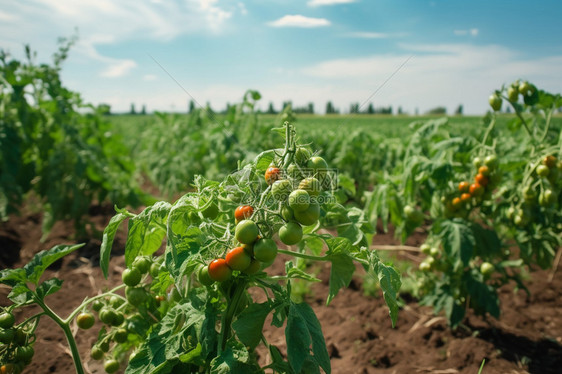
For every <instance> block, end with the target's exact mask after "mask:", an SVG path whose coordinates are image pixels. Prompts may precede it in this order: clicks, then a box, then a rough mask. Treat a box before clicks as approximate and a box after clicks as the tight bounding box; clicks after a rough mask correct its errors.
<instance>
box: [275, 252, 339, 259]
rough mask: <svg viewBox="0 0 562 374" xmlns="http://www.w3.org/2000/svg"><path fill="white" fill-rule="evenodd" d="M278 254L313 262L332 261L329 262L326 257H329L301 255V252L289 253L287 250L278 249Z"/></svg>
mask: <svg viewBox="0 0 562 374" xmlns="http://www.w3.org/2000/svg"><path fill="white" fill-rule="evenodd" d="M277 252H279V253H283V254H286V255H289V256H294V257H300V258H304V259H306V260H312V261H330V260H328V259H327V258H326V257H327V256H323V257H320V256H313V255H307V254H306V253H300V252H293V251H288V250H285V249H278V250H277Z"/></svg>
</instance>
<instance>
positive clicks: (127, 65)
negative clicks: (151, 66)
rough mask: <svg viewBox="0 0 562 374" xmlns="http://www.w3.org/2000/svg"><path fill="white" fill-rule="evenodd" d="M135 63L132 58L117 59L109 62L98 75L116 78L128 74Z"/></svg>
mask: <svg viewBox="0 0 562 374" xmlns="http://www.w3.org/2000/svg"><path fill="white" fill-rule="evenodd" d="M136 66H137V63H136V62H134V61H133V60H119V61H115V62H113V63H111V64H110V65H109V67H107V68H106V69H105V70H103V71H102V72H101V73H100V77H106V78H118V77H122V76H124V75H126V74H128V73H129V72H130V71H131V69H133V68H135V67H136Z"/></svg>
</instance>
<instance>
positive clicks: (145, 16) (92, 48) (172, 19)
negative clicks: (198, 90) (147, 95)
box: [0, 0, 234, 77]
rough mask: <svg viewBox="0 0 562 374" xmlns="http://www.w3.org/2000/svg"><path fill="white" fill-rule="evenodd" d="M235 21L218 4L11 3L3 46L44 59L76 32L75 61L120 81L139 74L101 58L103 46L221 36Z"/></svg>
mask: <svg viewBox="0 0 562 374" xmlns="http://www.w3.org/2000/svg"><path fill="white" fill-rule="evenodd" d="M231 8H233V7H231ZM233 9H234V8H233ZM231 16H232V12H231V11H230V10H227V9H225V8H223V7H221V6H219V5H218V1H217V0H184V1H155V0H153V1H150V2H143V1H137V0H120V1H118V2H117V1H112V0H80V1H75V0H28V1H25V2H22V1H17V2H12V3H11V6H10V11H9V12H7V11H4V10H3V11H0V21H1V22H0V45H2V46H3V47H6V46H8V47H9V48H13V49H14V52H20V50H22V49H21V48H19V45H23V44H25V43H31V47H32V49H33V50H35V51H37V52H38V54H39V56H40V57H44V56H50V55H51V54H52V52H53V50H55V44H56V40H57V39H58V38H59V37H61V36H70V35H72V34H74V33H75V29H77V30H78V31H79V34H80V38H79V41H78V45H77V47H76V48H75V49H74V50H76V53H75V52H74V50H73V53H72V58H73V59H78V60H81V61H82V62H83V63H87V59H88V58H89V59H93V60H94V61H96V62H99V63H102V65H105V66H101V70H102V72H101V75H102V76H104V77H117V76H120V75H123V74H126V73H127V72H128V71H130V70H131V69H132V68H134V67H135V66H136V65H135V63H134V61H132V60H130V59H115V58H111V57H108V56H102V55H101V54H100V53H99V52H98V49H99V46H100V45H108V44H115V43H120V42H127V41H130V40H133V39H137V40H138V39H139V38H142V39H148V40H149V41H169V40H171V39H173V38H175V37H178V36H180V35H185V34H207V33H220V32H221V31H222V30H223V26H224V25H225V24H226V22H227V20H228V19H229V18H231ZM14 30H18V32H14ZM14 46H17V47H18V48H15V47H14ZM80 53H83V54H82V55H80Z"/></svg>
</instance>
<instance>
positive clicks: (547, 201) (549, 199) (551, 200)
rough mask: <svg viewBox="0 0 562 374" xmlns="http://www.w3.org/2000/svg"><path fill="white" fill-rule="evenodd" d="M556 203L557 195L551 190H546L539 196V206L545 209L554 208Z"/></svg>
mask: <svg viewBox="0 0 562 374" xmlns="http://www.w3.org/2000/svg"><path fill="white" fill-rule="evenodd" d="M555 203H556V194H555V193H554V192H553V191H552V190H551V189H546V190H544V191H542V192H541V194H540V195H539V204H540V205H541V206H544V207H548V206H553V205H554V204H555Z"/></svg>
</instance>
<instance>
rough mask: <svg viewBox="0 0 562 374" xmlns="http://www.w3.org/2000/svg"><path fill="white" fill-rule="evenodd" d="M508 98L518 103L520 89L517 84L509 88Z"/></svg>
mask: <svg viewBox="0 0 562 374" xmlns="http://www.w3.org/2000/svg"><path fill="white" fill-rule="evenodd" d="M507 99H508V100H509V102H511V103H516V102H517V100H518V99H519V90H518V89H517V87H515V86H511V87H509V88H508V89H507Z"/></svg>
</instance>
